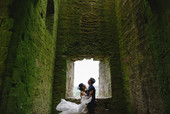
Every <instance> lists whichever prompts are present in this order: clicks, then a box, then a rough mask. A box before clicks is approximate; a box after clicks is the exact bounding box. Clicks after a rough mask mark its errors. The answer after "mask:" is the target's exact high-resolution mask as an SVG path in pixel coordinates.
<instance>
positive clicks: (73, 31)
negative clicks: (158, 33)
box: [53, 0, 128, 113]
mask: <svg viewBox="0 0 170 114" xmlns="http://www.w3.org/2000/svg"><path fill="white" fill-rule="evenodd" d="M114 8H115V6H114V1H111V0H105V1H103V0H81V1H78V0H70V1H69V0H63V1H61V3H60V7H59V24H58V34H57V35H58V37H57V50H56V61H55V62H56V65H55V74H54V86H53V87H54V91H53V113H57V111H56V106H57V104H58V103H59V102H60V100H61V98H65V91H66V71H67V70H66V69H67V67H66V66H67V62H68V61H69V60H73V61H75V60H81V59H83V58H94V59H98V60H100V59H101V58H105V57H108V58H109V62H110V67H111V77H112V91H113V92H112V95H113V97H112V100H111V102H110V104H111V106H110V110H111V111H112V112H111V113H118V112H120V113H127V105H128V104H127V103H126V100H125V94H124V93H125V91H124V86H123V85H124V84H123V79H122V75H121V66H120V55H119V42H118V33H117V29H116V23H117V22H116V15H115V10H114ZM96 113H97V112H96ZM98 113H99V112H98Z"/></svg>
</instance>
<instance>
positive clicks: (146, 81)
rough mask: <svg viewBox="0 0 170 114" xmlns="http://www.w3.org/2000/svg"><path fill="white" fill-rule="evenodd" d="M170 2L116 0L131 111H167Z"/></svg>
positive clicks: (125, 80) (122, 59)
mask: <svg viewBox="0 0 170 114" xmlns="http://www.w3.org/2000/svg"><path fill="white" fill-rule="evenodd" d="M169 3H170V2H169V1H161V0H156V1H150V0H149V1H146V0H143V1H142V0H137V1H133V0H129V1H127V0H119V1H118V0H115V4H116V15H117V20H118V24H117V26H118V29H119V37H120V41H119V44H120V53H121V63H122V70H123V76H124V82H125V87H126V88H127V91H129V95H128V97H129V100H128V102H129V103H130V104H131V105H130V107H131V108H130V109H131V111H132V112H133V113H151V114H156V113H157V114H158V113H159V114H162V113H168V112H169V108H168V107H169V106H170V105H169V98H170V96H169V95H170V94H169V89H170V87H169V73H168V72H167V71H168V68H170V67H169V63H170V62H169V60H170V55H169V37H170V36H169V32H168V31H169V11H170V10H169V7H168V5H169Z"/></svg>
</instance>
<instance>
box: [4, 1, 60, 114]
mask: <svg viewBox="0 0 170 114" xmlns="http://www.w3.org/2000/svg"><path fill="white" fill-rule="evenodd" d="M53 5H54V4H53ZM46 6H47V1H46V0H42V1H34V2H32V1H19V0H16V1H15V2H13V3H12V5H11V8H10V9H11V10H10V16H11V17H12V18H13V20H14V27H13V29H12V30H13V31H15V32H13V34H12V38H11V43H10V49H9V51H8V52H9V53H8V60H7V64H6V73H5V75H4V76H5V78H4V83H3V91H2V93H3V94H2V98H1V100H2V101H1V110H2V113H51V105H52V102H51V101H52V82H53V69H54V59H55V48H56V37H53V35H55V36H56V32H55V33H53V32H52V31H50V32H49V31H48V30H47V29H46V28H47V27H46V25H45V18H46V16H45V15H46ZM47 13H48V12H47ZM57 13H58V12H57ZM56 16H57V15H56ZM55 20H56V18H55ZM56 21H57V20H56ZM54 24H57V23H56V22H55V23H54ZM55 27H56V25H55ZM54 31H56V29H54Z"/></svg>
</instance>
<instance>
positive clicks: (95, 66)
mask: <svg viewBox="0 0 170 114" xmlns="http://www.w3.org/2000/svg"><path fill="white" fill-rule="evenodd" d="M91 77H93V78H94V79H95V80H96V82H95V83H94V86H95V88H96V96H99V61H94V60H93V59H83V60H81V61H75V62H74V88H73V97H76V98H78V97H80V91H79V90H78V89H77V88H78V85H79V84H80V83H84V84H85V85H86V87H87V88H88V83H87V82H88V80H89V79H90V78H91Z"/></svg>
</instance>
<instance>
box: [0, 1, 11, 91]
mask: <svg viewBox="0 0 170 114" xmlns="http://www.w3.org/2000/svg"><path fill="white" fill-rule="evenodd" d="M10 4H11V1H10V0H1V1H0V91H1V88H2V82H3V74H4V71H5V66H6V64H5V61H6V59H7V56H8V49H9V44H10V39H11V35H12V31H11V29H12V27H13V19H12V18H11V17H10V14H9V9H8V8H9V6H10Z"/></svg>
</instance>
